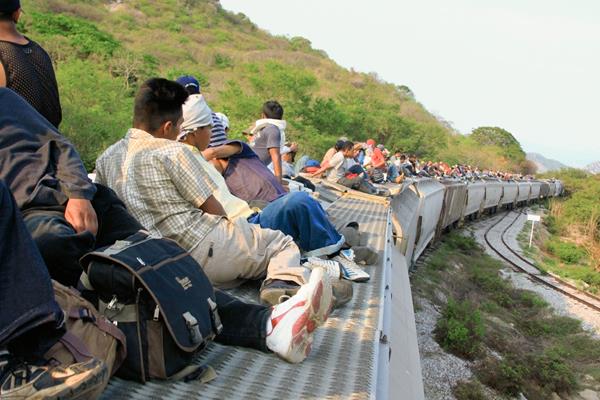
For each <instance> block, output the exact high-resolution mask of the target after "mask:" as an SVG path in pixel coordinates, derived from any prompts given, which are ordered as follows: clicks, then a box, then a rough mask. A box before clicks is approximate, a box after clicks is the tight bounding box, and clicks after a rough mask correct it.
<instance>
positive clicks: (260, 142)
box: [252, 124, 281, 165]
mask: <svg viewBox="0 0 600 400" xmlns="http://www.w3.org/2000/svg"><path fill="white" fill-rule="evenodd" d="M274 147H276V148H280V147H281V131H280V130H279V128H278V127H276V126H275V125H272V124H268V125H265V127H264V128H262V129H261V130H260V131H258V132H257V134H256V135H255V136H254V142H252V150H254V152H255V153H256V155H258V158H259V159H260V161H262V162H263V164H265V165H269V164H270V163H271V161H272V160H271V155H270V154H269V149H272V148H274Z"/></svg>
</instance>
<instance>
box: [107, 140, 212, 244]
mask: <svg viewBox="0 0 600 400" xmlns="http://www.w3.org/2000/svg"><path fill="white" fill-rule="evenodd" d="M96 172H97V175H96V181H97V182H98V183H101V184H104V185H106V186H109V187H110V188H112V189H113V190H114V191H115V192H117V195H118V196H119V197H120V198H121V200H123V202H124V203H125V204H126V205H127V208H128V210H129V211H130V212H131V213H132V214H133V215H134V216H135V217H136V218H137V219H138V221H139V222H140V223H141V224H142V225H143V226H144V227H145V228H146V229H148V230H149V231H150V232H151V233H153V234H158V235H161V236H164V237H167V238H170V239H173V240H176V241H177V242H178V243H179V245H181V246H182V247H183V248H184V249H186V250H188V251H189V250H192V249H193V248H194V247H196V245H198V243H200V242H201V241H202V239H204V238H205V237H206V235H207V234H208V233H209V232H210V231H211V230H212V229H213V228H214V227H215V225H217V223H219V221H220V220H221V219H222V217H220V216H215V215H211V214H206V213H204V212H203V211H202V210H200V209H199V207H200V206H201V205H202V204H204V202H205V201H206V200H207V199H208V198H209V197H210V196H211V195H212V194H213V192H214V191H215V190H216V189H217V185H216V184H215V183H214V182H213V180H212V179H211V178H210V177H209V176H208V174H207V173H206V172H204V168H203V166H202V165H201V164H200V163H199V162H198V159H197V157H196V156H195V155H194V154H193V153H192V152H191V151H190V149H189V148H188V147H187V146H186V145H184V144H182V143H177V142H175V141H172V140H168V139H157V138H155V137H153V136H152V135H150V134H149V133H147V132H144V131H142V130H139V129H130V130H129V131H128V132H127V135H126V136H125V138H124V139H121V140H120V141H118V142H117V143H115V144H113V145H112V146H110V147H109V148H108V149H107V150H106V151H105V152H104V153H103V154H102V155H101V156H100V157H99V158H98V160H97V161H96Z"/></svg>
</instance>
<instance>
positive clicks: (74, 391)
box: [28, 362, 109, 400]
mask: <svg viewBox="0 0 600 400" xmlns="http://www.w3.org/2000/svg"><path fill="white" fill-rule="evenodd" d="M74 379H76V380H77V381H78V382H75V383H74V382H73V380H74ZM108 379H109V376H108V368H107V367H106V364H104V363H103V362H99V363H98V364H97V365H96V367H95V368H93V369H90V370H88V371H87V372H85V373H81V374H76V375H74V376H72V377H69V378H67V379H66V380H65V382H64V383H62V384H61V385H57V386H54V387H51V388H48V389H46V390H41V391H39V392H37V393H36V394H34V395H33V396H31V397H28V399H31V400H84V399H94V398H97V397H99V396H100V394H101V393H102V392H103V391H104V388H105V387H106V385H107V384H108Z"/></svg>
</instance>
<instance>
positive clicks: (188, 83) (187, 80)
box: [0, 0, 200, 94]
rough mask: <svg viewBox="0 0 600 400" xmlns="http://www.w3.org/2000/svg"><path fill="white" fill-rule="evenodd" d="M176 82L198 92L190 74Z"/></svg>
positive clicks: (198, 87) (195, 82)
mask: <svg viewBox="0 0 600 400" xmlns="http://www.w3.org/2000/svg"><path fill="white" fill-rule="evenodd" d="M0 1H1V0H0ZM177 83H179V84H180V85H181V86H183V87H184V88H186V89H188V91H192V94H198V93H200V82H198V79H196V78H194V77H193V76H192V75H183V76H180V77H179V78H177Z"/></svg>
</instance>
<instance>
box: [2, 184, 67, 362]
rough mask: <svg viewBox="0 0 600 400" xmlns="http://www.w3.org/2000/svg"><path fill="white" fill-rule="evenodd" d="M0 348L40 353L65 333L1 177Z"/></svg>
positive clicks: (46, 280)
mask: <svg viewBox="0 0 600 400" xmlns="http://www.w3.org/2000/svg"><path fill="white" fill-rule="evenodd" d="M0 276H1V277H2V278H1V279H0V348H2V347H8V348H9V350H10V351H11V353H13V354H14V355H18V356H23V357H27V358H40V357H41V356H42V355H43V354H44V353H45V352H46V351H47V350H48V349H49V348H50V347H52V346H53V345H54V343H56V341H57V340H58V338H60V336H62V334H63V333H64V330H63V324H62V321H63V313H62V311H61V309H60V308H59V306H58V304H56V301H55V300H54V293H53V291H52V283H51V281H50V276H49V274H48V270H47V269H46V265H45V264H44V261H43V260H42V256H41V255H40V253H39V251H38V249H37V247H36V245H35V243H34V242H33V240H32V239H31V236H30V235H29V232H28V231H27V229H26V228H25V225H24V224H23V219H22V217H21V213H20V212H19V209H18V207H17V205H16V203H15V201H14V198H13V196H12V193H11V192H10V190H8V188H7V187H6V185H5V184H4V182H2V181H0Z"/></svg>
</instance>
